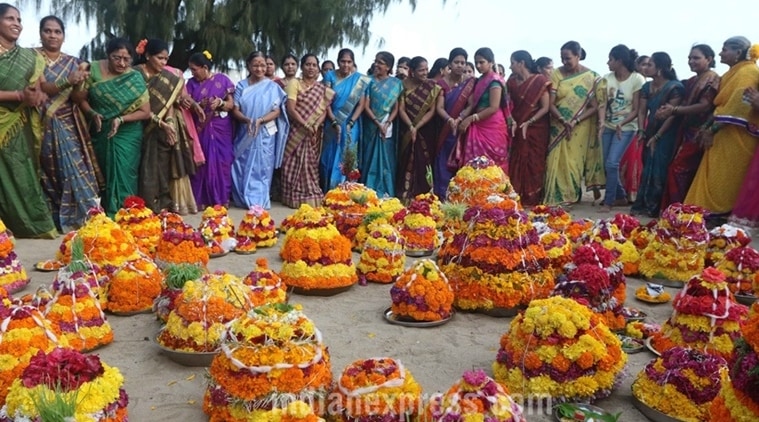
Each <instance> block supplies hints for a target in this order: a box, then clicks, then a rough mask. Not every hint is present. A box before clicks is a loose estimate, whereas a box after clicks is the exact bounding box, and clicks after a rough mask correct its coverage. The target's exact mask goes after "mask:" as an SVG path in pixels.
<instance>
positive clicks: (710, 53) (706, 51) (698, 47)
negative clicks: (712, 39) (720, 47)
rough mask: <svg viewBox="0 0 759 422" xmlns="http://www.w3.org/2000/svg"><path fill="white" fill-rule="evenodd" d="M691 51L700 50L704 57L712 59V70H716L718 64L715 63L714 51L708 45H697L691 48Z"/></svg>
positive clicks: (710, 64)
mask: <svg viewBox="0 0 759 422" xmlns="http://www.w3.org/2000/svg"><path fill="white" fill-rule="evenodd" d="M690 49H691V50H698V51H700V52H701V54H703V55H704V57H706V58H707V59H711V60H712V61H711V63H709V67H710V68H714V67H715V66H716V65H717V64H716V63H715V61H714V56H715V54H714V50H712V48H711V47H709V46H708V45H707V44H696V45H694V46H693V47H691V48H690Z"/></svg>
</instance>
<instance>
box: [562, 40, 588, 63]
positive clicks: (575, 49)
mask: <svg viewBox="0 0 759 422" xmlns="http://www.w3.org/2000/svg"><path fill="white" fill-rule="evenodd" d="M561 50H567V51H571V52H572V54H574V55H575V56H579V57H580V60H585V55H586V54H585V49H584V48H582V47H581V46H580V43H579V42H577V41H567V42H565V43H564V45H562V46H561Z"/></svg>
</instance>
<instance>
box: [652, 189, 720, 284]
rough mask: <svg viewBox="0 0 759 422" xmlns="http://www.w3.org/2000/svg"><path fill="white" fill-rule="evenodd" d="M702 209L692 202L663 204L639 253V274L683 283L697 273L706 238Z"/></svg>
mask: <svg viewBox="0 0 759 422" xmlns="http://www.w3.org/2000/svg"><path fill="white" fill-rule="evenodd" d="M704 212H705V211H704V209H703V208H701V207H698V206H695V205H684V204H680V203H676V204H672V205H670V206H669V207H667V209H666V210H664V212H662V215H661V218H660V219H659V220H658V222H657V225H656V228H654V229H653V238H652V239H651V241H650V242H649V243H648V245H647V246H646V248H645V249H644V250H643V252H642V253H641V260H640V273H641V274H642V275H644V276H646V277H659V278H664V279H667V280H673V281H681V282H683V283H685V282H687V281H688V280H689V279H690V278H691V276H692V275H693V274H699V273H701V271H702V270H703V269H704V259H705V257H706V255H705V250H706V244H707V241H708V239H709V232H708V231H707V230H706V223H705V220H704Z"/></svg>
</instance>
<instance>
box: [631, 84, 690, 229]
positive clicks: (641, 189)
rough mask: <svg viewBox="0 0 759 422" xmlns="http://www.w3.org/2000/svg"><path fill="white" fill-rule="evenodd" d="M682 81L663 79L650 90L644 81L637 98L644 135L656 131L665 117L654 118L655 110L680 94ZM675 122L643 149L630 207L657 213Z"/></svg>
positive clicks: (648, 213) (668, 161)
mask: <svg viewBox="0 0 759 422" xmlns="http://www.w3.org/2000/svg"><path fill="white" fill-rule="evenodd" d="M683 91H684V88H683V84H682V83H681V82H680V81H667V83H665V84H664V86H662V87H661V89H659V91H657V92H655V93H652V92H651V82H646V83H645V85H643V88H641V90H640V96H641V97H640V98H641V99H645V100H647V101H646V134H647V135H648V138H651V137H653V136H654V134H657V133H659V132H660V130H659V129H660V128H661V127H662V125H663V124H664V122H665V120H658V119H656V110H658V109H659V107H661V106H663V105H664V104H666V103H668V102H669V101H670V100H672V99H674V98H680V97H682V95H683ZM676 123H677V122H675V123H673V124H671V125H670V126H669V128H668V129H667V131H666V132H664V133H660V135H661V137H660V138H659V140H657V141H656V143H655V144H654V149H653V152H652V151H651V150H650V148H646V149H644V150H643V174H642V175H641V179H640V186H638V196H637V197H636V198H635V202H633V205H632V211H633V212H638V213H641V212H642V213H645V214H646V215H648V216H649V217H653V218H656V217H659V212H660V210H661V202H662V195H663V194H664V187H665V186H666V183H667V169H668V168H669V163H670V162H671V161H672V157H673V155H674V154H675V143H676V137H677V124H676Z"/></svg>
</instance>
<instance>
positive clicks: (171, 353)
mask: <svg viewBox="0 0 759 422" xmlns="http://www.w3.org/2000/svg"><path fill="white" fill-rule="evenodd" d="M160 334H161V333H160V332H159V333H158V334H156V335H155V336H153V342H154V343H155V345H156V346H158V348H160V349H161V351H162V352H163V354H164V355H166V357H168V358H169V359H171V360H172V361H174V362H176V363H178V364H180V365H184V366H211V361H212V360H213V358H214V356H216V355H217V354H219V352H218V351H216V352H185V351H182V350H174V349H169V348H168V347H166V346H164V345H163V344H161V343H159V342H158V336H159V335H160Z"/></svg>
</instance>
